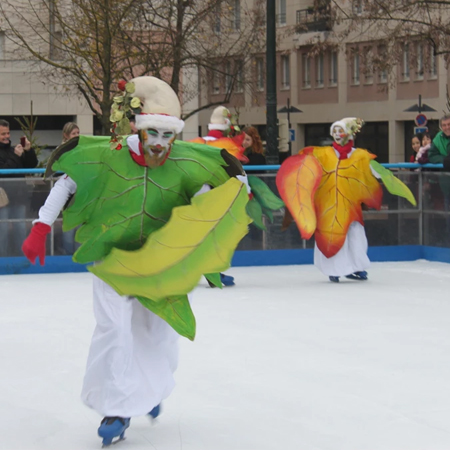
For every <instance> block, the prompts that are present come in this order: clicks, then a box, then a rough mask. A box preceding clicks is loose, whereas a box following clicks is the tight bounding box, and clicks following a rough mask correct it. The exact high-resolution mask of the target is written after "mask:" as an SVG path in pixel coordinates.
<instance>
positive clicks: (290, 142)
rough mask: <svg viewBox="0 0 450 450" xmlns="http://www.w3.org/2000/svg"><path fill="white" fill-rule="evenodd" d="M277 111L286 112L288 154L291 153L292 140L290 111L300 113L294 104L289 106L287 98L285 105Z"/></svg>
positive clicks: (289, 102)
mask: <svg viewBox="0 0 450 450" xmlns="http://www.w3.org/2000/svg"><path fill="white" fill-rule="evenodd" d="M278 112H279V113H287V121H288V136H289V138H288V146H289V156H290V155H292V141H291V113H301V112H303V111H301V110H300V109H298V108H296V107H295V106H291V101H290V99H289V98H288V99H287V107H286V106H283V107H282V108H280V109H279V110H278Z"/></svg>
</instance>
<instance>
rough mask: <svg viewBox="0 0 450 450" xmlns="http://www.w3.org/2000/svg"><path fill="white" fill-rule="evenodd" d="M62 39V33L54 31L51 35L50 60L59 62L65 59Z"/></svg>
mask: <svg viewBox="0 0 450 450" xmlns="http://www.w3.org/2000/svg"><path fill="white" fill-rule="evenodd" d="M62 39H63V34H62V32H61V31H54V32H53V33H52V34H51V35H50V59H53V60H56V61H58V60H61V59H62V58H63V49H62Z"/></svg>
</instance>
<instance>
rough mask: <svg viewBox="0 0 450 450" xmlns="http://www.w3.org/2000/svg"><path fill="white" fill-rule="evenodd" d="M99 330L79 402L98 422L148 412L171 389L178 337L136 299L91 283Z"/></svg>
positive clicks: (97, 281)
mask: <svg viewBox="0 0 450 450" xmlns="http://www.w3.org/2000/svg"><path fill="white" fill-rule="evenodd" d="M94 314H95V318H96V321H97V326H96V328H95V331H94V335H93V337H92V342H91V347H90V350H89V356H88V361H87V367H86V375H85V377H84V382H83V390H82V393H81V398H82V400H83V402H84V403H85V404H86V405H87V406H89V407H90V408H93V409H95V410H96V411H97V412H98V413H99V414H101V415H102V416H119V417H133V416H139V415H144V414H147V413H148V412H150V411H151V410H152V409H153V408H154V407H155V406H156V405H158V404H159V403H161V401H162V400H163V399H164V398H166V397H168V396H169V394H170V393H171V392H172V389H173V388H174V386H175V381H174V378H173V372H174V371H175V369H176V367H177V363H178V343H177V340H178V336H179V335H178V334H177V333H176V332H175V331H174V330H173V328H172V327H170V326H169V325H168V324H167V323H166V322H165V321H164V320H162V319H161V318H159V317H158V316H156V315H155V314H153V313H152V312H151V311H149V310H148V309H147V308H144V307H143V306H142V305H141V304H140V303H139V301H138V300H136V299H135V298H129V297H122V296H120V295H119V294H117V293H116V291H114V289H113V288H111V287H110V286H109V285H108V284H106V283H105V282H103V281H102V280H100V279H99V278H97V277H94Z"/></svg>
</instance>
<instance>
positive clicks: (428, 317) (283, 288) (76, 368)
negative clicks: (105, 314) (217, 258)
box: [0, 261, 450, 450]
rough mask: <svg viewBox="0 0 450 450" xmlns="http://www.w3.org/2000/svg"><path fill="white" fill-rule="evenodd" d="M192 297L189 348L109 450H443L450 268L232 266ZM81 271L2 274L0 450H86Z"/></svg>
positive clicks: (86, 306)
mask: <svg viewBox="0 0 450 450" xmlns="http://www.w3.org/2000/svg"><path fill="white" fill-rule="evenodd" d="M227 273H229V274H231V275H234V276H235V278H236V282H237V285H236V286H235V287H233V288H227V289H224V290H218V289H214V290H213V289H210V288H208V287H207V285H206V283H205V282H203V281H202V284H201V285H200V286H199V287H198V288H197V289H196V291H195V297H194V311H195V314H196V317H197V338H196V340H195V342H194V343H191V342H189V341H187V340H186V339H183V340H181V360H180V365H179V369H178V371H177V374H176V378H177V387H176V389H175V391H174V392H173V394H172V395H171V397H170V398H169V399H168V400H167V401H165V402H164V404H163V408H164V410H163V414H162V415H161V416H160V418H158V420H157V421H155V422H154V423H153V424H151V422H150V421H149V420H148V419H147V418H146V417H142V418H135V419H133V420H132V422H131V427H130V428H129V430H128V431H127V440H125V441H124V442H121V443H120V444H118V445H117V446H114V450H119V449H120V450H141V449H146V450H147V449H150V450H319V449H320V450H449V449H450V326H449V325H450V296H449V293H450V265H447V264H440V263H431V262H426V261H417V262H411V263H378V264H373V265H372V266H371V270H370V272H369V275H370V280H369V281H368V282H359V281H349V280H344V281H343V282H341V283H340V284H339V285H336V284H333V283H330V282H328V280H327V279H326V278H325V277H324V276H323V275H322V274H321V273H320V272H319V271H317V269H316V268H314V267H313V266H287V267H286V266H285V267H258V268H232V269H230V270H229V271H228V272H227ZM91 298H92V295H91V275H90V274H87V273H85V274H60V275H16V276H1V277H0V354H1V364H0V449H1V450H43V449H45V450H81V449H83V450H85V449H99V448H100V447H101V443H100V438H98V437H97V435H96V430H97V427H98V425H99V421H100V419H101V418H100V417H99V416H98V415H97V413H95V412H94V411H91V410H89V409H88V408H86V407H85V406H84V405H83V404H82V403H81V401H80V400H79V392H80V388H81V382H82V378H83V371H84V365H85V359H86V356H87V351H88V345H89V340H90V336H91V333H92V330H93V326H94V321H93V317H92V313H91Z"/></svg>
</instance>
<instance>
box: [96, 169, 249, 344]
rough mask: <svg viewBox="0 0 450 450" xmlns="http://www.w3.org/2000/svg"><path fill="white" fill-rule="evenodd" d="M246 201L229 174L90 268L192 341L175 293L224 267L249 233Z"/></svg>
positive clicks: (188, 322)
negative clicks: (131, 247) (137, 244)
mask: <svg viewBox="0 0 450 450" xmlns="http://www.w3.org/2000/svg"><path fill="white" fill-rule="evenodd" d="M247 201H248V195H247V190H246V188H245V185H244V184H243V183H241V182H240V181H238V180H237V179H235V178H231V179H230V180H228V181H227V182H226V183H225V184H224V185H222V186H220V187H218V188H216V189H213V190H211V191H209V192H207V193H205V194H202V195H199V196H198V197H195V198H194V199H193V200H192V205H187V206H180V207H177V208H174V210H173V213H172V217H171V219H170V220H169V222H168V223H167V224H166V225H165V226H163V227H162V228H160V229H159V230H157V231H155V232H154V233H152V234H151V235H150V236H149V237H148V239H147V242H146V243H145V244H144V246H143V247H142V248H141V249H139V250H136V251H132V252H131V251H126V250H118V249H112V251H111V253H110V254H109V255H108V256H107V257H106V258H105V259H104V261H103V262H102V263H100V264H96V265H94V266H91V267H89V270H90V271H91V272H93V273H94V274H95V275H97V276H98V277H99V278H101V279H102V280H104V281H105V282H106V283H108V284H109V285H110V286H112V287H113V288H114V289H115V290H116V292H118V293H119V294H121V295H132V296H135V297H137V298H138V299H139V300H140V301H142V303H143V304H144V305H145V306H146V307H147V308H149V309H150V310H151V311H154V312H155V313H156V314H159V315H161V317H162V318H163V319H165V320H166V321H167V322H168V323H169V324H170V325H171V326H172V327H173V328H174V329H175V330H177V331H178V332H179V333H180V334H182V335H184V336H186V337H189V338H191V339H192V338H193V336H194V334H195V321H194V322H193V321H192V318H191V319H190V318H189V316H190V315H189V313H188V311H187V308H188V305H186V303H185V302H184V301H182V300H181V299H180V296H183V295H184V294H186V293H187V292H190V291H191V290H192V289H194V287H195V286H196V285H197V283H198V281H199V279H200V277H201V276H202V274H204V273H214V272H222V271H224V270H226V269H228V267H229V266H230V263H231V258H232V256H233V252H234V250H235V248H236V247H237V245H238V243H239V241H240V240H241V239H242V238H243V237H244V236H245V234H246V233H247V231H248V224H249V223H250V220H249V218H248V216H247V214H246V213H245V205H246V203H247ZM177 297H178V298H177ZM142 298H144V300H142ZM174 299H175V300H177V302H176V304H177V306H180V307H181V308H183V309H184V311H185V312H186V313H187V314H188V316H187V319H186V316H184V315H183V314H181V313H174V311H173V305H174ZM164 303H167V304H164ZM189 309H190V308H189ZM192 327H194V329H193V328H192Z"/></svg>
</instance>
